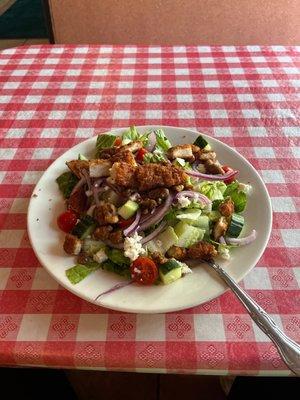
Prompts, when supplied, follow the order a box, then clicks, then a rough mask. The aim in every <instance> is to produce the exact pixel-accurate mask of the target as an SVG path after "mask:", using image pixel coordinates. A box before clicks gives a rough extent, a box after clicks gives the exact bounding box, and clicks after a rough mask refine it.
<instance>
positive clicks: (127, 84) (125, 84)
mask: <svg viewBox="0 0 300 400" xmlns="http://www.w3.org/2000/svg"><path fill="white" fill-rule="evenodd" d="M118 88H119V89H131V88H133V82H132V81H130V82H127V81H120V82H119V83H118Z"/></svg>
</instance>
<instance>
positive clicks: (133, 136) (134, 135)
mask: <svg viewBox="0 0 300 400" xmlns="http://www.w3.org/2000/svg"><path fill="white" fill-rule="evenodd" d="M139 136H140V135H139V133H138V131H137V129H136V127H135V126H131V127H130V128H129V130H128V131H126V132H124V133H123V135H122V144H128V143H130V142H132V141H134V140H138V138H139Z"/></svg>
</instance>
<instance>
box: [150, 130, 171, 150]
mask: <svg viewBox="0 0 300 400" xmlns="http://www.w3.org/2000/svg"><path fill="white" fill-rule="evenodd" d="M154 134H155V136H156V149H158V150H161V151H167V150H168V149H169V148H170V147H172V145H171V143H170V141H169V139H168V138H167V137H166V136H165V134H164V131H163V130H162V129H157V130H156V131H154Z"/></svg>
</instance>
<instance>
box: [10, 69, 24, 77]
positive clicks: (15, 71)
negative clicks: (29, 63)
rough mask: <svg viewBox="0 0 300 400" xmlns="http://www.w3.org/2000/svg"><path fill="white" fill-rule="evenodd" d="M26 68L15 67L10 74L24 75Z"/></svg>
mask: <svg viewBox="0 0 300 400" xmlns="http://www.w3.org/2000/svg"><path fill="white" fill-rule="evenodd" d="M27 72H28V70H27V69H16V70H14V71H12V73H11V74H10V75H11V76H25V75H26V74H27Z"/></svg>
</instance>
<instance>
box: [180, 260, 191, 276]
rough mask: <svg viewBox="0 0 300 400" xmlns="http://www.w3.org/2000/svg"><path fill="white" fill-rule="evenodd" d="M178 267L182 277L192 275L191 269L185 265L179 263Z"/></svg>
mask: <svg viewBox="0 0 300 400" xmlns="http://www.w3.org/2000/svg"><path fill="white" fill-rule="evenodd" d="M180 265H181V272H182V275H187V274H192V273H193V271H192V270H191V268H190V267H189V266H188V265H187V264H185V263H183V262H181V263H180Z"/></svg>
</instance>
